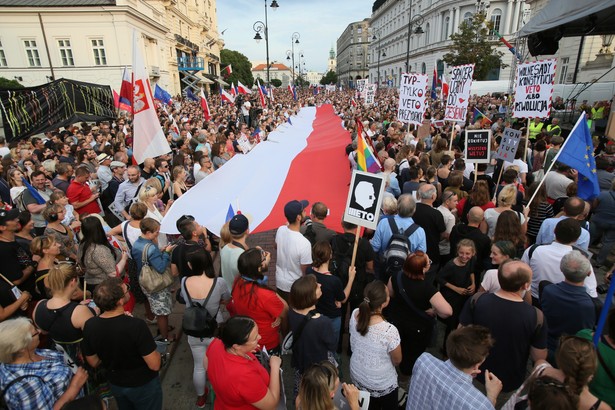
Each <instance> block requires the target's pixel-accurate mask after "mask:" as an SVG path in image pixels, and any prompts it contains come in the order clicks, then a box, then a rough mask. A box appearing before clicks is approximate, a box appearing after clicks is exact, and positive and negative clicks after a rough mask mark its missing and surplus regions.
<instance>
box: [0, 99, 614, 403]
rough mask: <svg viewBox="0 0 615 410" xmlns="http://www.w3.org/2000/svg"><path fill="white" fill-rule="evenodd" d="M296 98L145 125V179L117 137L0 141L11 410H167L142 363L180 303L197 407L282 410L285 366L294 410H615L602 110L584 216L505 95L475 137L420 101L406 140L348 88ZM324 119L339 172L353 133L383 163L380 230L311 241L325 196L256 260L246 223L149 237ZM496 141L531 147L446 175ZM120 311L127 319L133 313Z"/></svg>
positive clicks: (324, 232)
mask: <svg viewBox="0 0 615 410" xmlns="http://www.w3.org/2000/svg"><path fill="white" fill-rule="evenodd" d="M297 91H298V92H297V94H298V98H297V99H294V98H293V95H292V94H290V93H289V92H282V91H280V90H277V91H275V94H274V98H275V99H273V98H269V99H268V102H267V106H266V107H262V106H260V103H259V102H258V101H257V99H256V98H254V96H249V95H242V96H241V98H237V100H236V103H234V104H221V102H220V99H219V97H218V96H217V95H215V94H212V95H210V96H209V106H210V107H211V110H212V113H211V118H210V119H209V120H205V119H204V117H203V113H202V109H201V107H200V105H199V104H198V103H195V102H191V101H188V100H181V99H180V100H179V101H178V102H176V103H174V104H172V105H171V106H169V107H163V105H162V104H159V105H158V115H159V118H160V123H161V126H162V128H163V130H164V133H165V136H166V137H167V140H168V142H169V145H170V147H171V149H172V151H171V152H170V153H168V154H165V155H161V156H159V157H157V158H147V159H145V161H144V162H143V163H142V164H140V165H139V166H137V165H130V164H131V158H132V150H131V146H132V140H133V135H132V132H131V125H132V124H131V120H130V117H129V116H122V117H120V118H118V119H116V120H115V121H110V122H105V121H103V122H100V123H97V124H87V123H82V124H78V125H75V126H69V127H66V129H64V130H62V131H60V130H55V131H50V132H47V133H45V134H44V135H40V136H35V137H32V138H29V139H25V140H18V141H12V142H10V143H8V144H7V142H6V141H4V140H3V139H1V138H0V155H1V156H2V160H1V161H0V174H1V177H0V199H1V201H2V204H1V206H0V259H1V260H3V261H4V263H2V264H1V265H0V273H1V275H0V276H1V279H2V280H0V393H1V395H2V397H3V400H5V402H6V403H7V405H8V407H9V408H11V409H52V408H53V409H56V408H57V409H60V408H64V409H73V408H105V407H104V406H105V405H106V404H107V402H108V400H109V399H110V398H111V397H113V399H114V400H115V402H116V403H117V405H118V407H119V408H120V409H160V408H162V400H163V391H162V387H161V383H160V378H159V370H160V368H161V366H163V365H164V363H163V362H164V355H162V356H161V354H160V351H164V349H165V347H166V346H168V345H169V344H171V343H175V342H176V341H177V337H178V333H177V332H176V330H175V329H174V328H173V326H171V325H170V324H169V315H170V314H171V312H172V310H173V306H174V304H175V303H184V304H186V309H185V311H184V312H185V313H184V317H183V321H182V327H183V330H184V331H183V333H184V334H185V336H186V338H187V342H188V344H189V346H190V349H191V352H192V357H193V359H194V363H193V373H192V381H193V385H194V389H195V395H196V396H197V399H196V405H197V406H198V407H200V408H203V407H205V406H206V404H207V402H208V401H209V402H210V404H211V401H212V400H215V402H216V408H229V409H239V408H259V409H274V408H276V406H277V405H278V403H279V401H280V400H281V397H283V396H284V395H283V394H281V389H282V388H283V384H282V383H281V378H280V369H281V356H283V355H284V356H285V355H286V354H291V355H292V356H291V365H292V367H293V369H294V373H293V374H292V375H287V374H285V376H284V377H285V378H288V377H290V378H292V380H293V382H294V389H293V391H292V392H287V394H286V397H287V400H288V403H289V404H290V403H291V402H292V403H293V404H294V405H295V406H296V408H298V409H303V410H311V409H333V408H335V406H336V404H335V403H336V401H335V400H337V399H336V397H338V396H339V397H341V396H343V397H345V399H344V400H346V401H347V402H348V403H347V405H349V406H350V408H352V409H358V408H360V403H359V397H360V395H361V394H362V393H360V392H363V394H367V395H369V408H370V409H386V410H389V409H394V408H397V407H398V406H400V405H401V406H406V407H405V408H406V409H457V408H460V409H461V408H467V409H477V408H480V409H483V408H484V409H489V408H494V407H496V408H501V407H502V406H504V408H528V406H531V408H532V409H547V408H558V409H608V408H611V406H615V395H614V392H615V378H614V377H613V373H615V314H614V313H613V311H611V312H609V316H608V320H607V326H606V328H605V331H604V333H603V334H602V335H601V338H600V342H599V344H598V346H597V347H594V345H593V344H592V343H591V340H592V338H593V332H594V330H595V328H596V325H597V321H598V317H599V315H600V312H601V309H602V302H601V301H600V298H599V294H600V293H604V291H605V286H608V283H609V280H610V276H609V275H610V273H609V270H608V268H610V266H611V265H612V262H613V261H612V259H609V258H610V256H611V254H612V251H613V245H615V225H614V223H613V222H612V221H613V220H615V174H614V171H615V144H613V143H612V142H607V140H606V139H605V138H603V135H602V134H601V132H603V131H604V130H603V129H602V128H600V126H601V124H602V122H601V121H598V120H602V119H603V118H604V117H605V115H606V114H605V113H608V112H609V111H610V105H609V103H607V102H597V104H596V106H595V107H593V108H592V107H589V106H584V108H582V109H583V110H585V111H587V112H589V115H590V116H592V115H593V119H594V124H593V125H592V127H593V128H594V129H595V131H594V134H595V135H596V137H595V144H594V148H595V150H594V154H595V160H596V167H597V175H598V179H599V182H600V188H601V191H602V192H601V193H600V195H599V196H598V197H596V198H594V199H592V200H591V201H586V200H583V199H581V198H580V197H578V196H577V189H578V186H577V180H578V178H579V176H578V172H577V171H576V170H575V169H572V168H571V167H569V166H567V165H565V164H563V163H560V162H557V161H555V162H554V159H556V155H557V152H558V150H559V149H560V148H561V146H562V144H563V142H564V137H565V132H563V130H562V128H561V125H560V124H559V121H558V119H557V118H553V119H548V120H547V121H545V122H542V121H540V120H536V121H532V122H531V123H529V124H527V123H526V122H524V121H517V122H513V121H511V120H510V119H509V118H507V117H506V112H507V106H508V105H509V103H510V98H509V97H508V96H506V95H502V96H491V95H487V96H480V97H479V96H474V97H473V98H472V100H471V101H470V107H469V109H468V112H469V113H473V109H474V108H477V109H478V110H480V111H481V112H482V113H483V114H484V116H482V117H481V118H479V119H477V121H474V117H473V115H471V114H469V115H468V119H467V121H466V123H465V124H451V123H448V122H445V121H443V116H444V109H443V108H444V107H443V104H442V101H441V100H437V99H436V100H433V101H430V104H429V108H428V110H427V112H426V114H425V121H424V122H423V124H422V125H420V126H414V125H407V124H402V123H400V122H399V121H397V119H396V110H397V104H398V94H397V92H396V91H394V90H391V89H386V90H380V91H379V92H378V94H377V95H376V101H375V103H374V104H371V105H367V104H363V101H362V100H361V99H360V98H359V97H358V96H357V95H356V93H355V91H354V90H345V91H341V90H338V91H335V92H325V91H324V90H319V89H317V88H314V89H311V88H310V89H304V90H297ZM320 104H332V105H333V107H334V110H335V113H336V114H337V115H339V117H340V121H341V123H342V126H343V127H344V128H345V129H346V130H347V131H348V141H347V143H348V146H347V147H346V152H340V153H339V154H340V155H345V156H347V157H348V160H349V166H350V167H351V168H354V169H356V168H357V145H358V144H357V138H358V137H359V135H358V133H360V132H363V136H362V137H364V138H366V140H367V141H369V144H370V145H372V147H373V148H372V149H373V152H374V155H376V156H377V157H378V159H379V161H380V163H381V165H382V173H383V174H384V178H385V182H386V187H385V194H384V198H383V201H382V210H381V215H380V221H379V223H378V226H377V229H375V230H373V231H372V230H369V229H361V228H360V227H358V226H356V225H354V224H351V223H348V222H345V221H342V229H343V232H335V231H333V230H332V229H330V228H328V227H327V222H328V221H327V218H328V209H327V205H326V202H327V198H326V197H325V198H318V201H317V202H313V203H312V204H310V203H308V201H305V200H302V199H301V198H299V199H297V200H294V201H291V202H289V203H287V204H286V205H285V207H284V217H285V219H286V221H287V223H285V224H284V225H282V226H280V227H279V228H278V229H277V231H276V234H275V243H276V248H275V249H271V250H270V251H272V252H271V253H270V252H269V251H267V250H265V249H263V248H262V247H261V246H257V245H255V246H252V247H250V246H249V245H248V239H249V235H250V221H249V219H248V218H247V217H246V216H244V215H242V214H237V215H234V216H233V217H232V218H231V219H230V220H229V221H228V222H227V223H226V224H225V225H224V226H223V228H222V231H221V232H220V236H219V237H218V236H216V235H213V234H212V233H211V232H208V230H207V229H206V228H205V227H203V226H201V225H200V224H199V222H198V221H196V220H195V219H194V217H192V216H190V215H184V216H182V217H181V218H180V219H178V220H177V221H176V226H177V229H178V231H179V233H180V235H179V237H177V236H171V235H166V234H164V233H161V232H160V223H161V221H162V219H163V218H164V216H165V214H166V213H167V211H168V210H169V209H170V208H171V207H172V206H173V202H174V200H176V199H177V198H179V197H181V196H182V195H184V194H185V193H186V191H187V190H189V189H191V187H193V186H194V185H195V184H197V183H199V182H200V181H202V180H203V179H206V178H207V177H208V176H209V175H211V174H212V173H214V172H216V171H217V170H218V169H219V168H221V167H224V166H229V165H227V164H228V162H229V161H230V160H231V159H232V158H233V157H234V156H236V155H249V152H250V151H251V150H252V149H253V148H254V147H255V146H256V145H257V144H259V143H261V142H262V141H266V140H267V137H268V134H269V133H271V132H273V131H274V130H275V129H276V127H277V126H279V125H280V124H283V123H286V122H287V121H288V119H289V118H290V117H292V116H294V115H296V114H297V112H298V111H299V110H300V109H301V107H305V106H315V105H320ZM584 104H585V103H584ZM586 105H587V104H586ZM600 115H601V117H600ZM485 118H486V119H485ZM528 125H529V128H527V129H526V127H528ZM506 127H510V128H516V129H521V130H522V131H523V132H524V135H526V138H529V141H528V143H527V144H526V141H525V140H522V141H521V142H520V144H519V147H522V148H520V149H519V150H518V151H517V154H516V156H515V159H514V160H513V161H510V162H507V161H502V160H496V159H492V160H491V162H490V163H489V164H473V163H471V162H468V161H466V160H465V159H464V156H463V151H464V137H463V136H464V131H465V130H470V129H478V128H490V129H491V131H492V138H491V140H490V143H491V145H492V149H491V152H492V153H494V152H495V151H496V149H497V146H498V145H499V144H500V143H501V140H502V136H503V132H504V129H505V128H506ZM525 147H527V148H525ZM552 164H553V168H552V171H550V172H546V171H547V170H548V169H549V168H550V167H551V165H552ZM323 165H324V164H323ZM543 180H544V181H543ZM541 182H542V183H541ZM534 194H535V198H534V200H533V201H532V202H531V203H529V199H530V198H531V197H533V196H534ZM203 200H204V201H205V200H208V199H207V198H204V199H203ZM253 242H254V241H253V240H251V241H250V243H253ZM400 244H401V245H402V246H401V249H402V253H401V256H400V254H399V249H400ZM392 245H395V246H393V247H395V249H396V250H397V253H395V252H392V251H391V249H392ZM272 253H273V254H272ZM393 254H395V255H396V256H392V255H393ZM394 258H397V261H396V262H395V261H393V259H394ZM272 261H275V280H274V281H271V282H270V281H269V280H268V276H267V273H268V271H269V270H270V268H269V265H270V263H271V264H273V263H274V262H272ZM394 262H395V263H394ZM271 270H273V266H272V267H271ZM605 273H606V274H605ZM271 283H275V286H271V285H270V284H271ZM137 303H138V304H143V305H144V312H145V313H144V315H143V317H133V316H132V314H131V312H132V311H133V309H134V307H135V304H137ZM150 326H153V327H151V328H150ZM285 357H286V356H285ZM347 357H350V359H349V370H350V371H349V374H343V373H342V372H341V364H342V363H343V361H345V360H347V359H346V358H347ZM528 363H531V370H529V371H528ZM340 379H342V380H343V381H344V383H342V382H341V381H340ZM340 390H341V392H342V393H341V396H340V394H338V393H339V391H340ZM404 403H405V404H404ZM516 406H517V407H516ZM363 408H365V407H363Z"/></svg>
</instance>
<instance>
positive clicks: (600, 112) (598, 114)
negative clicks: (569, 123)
mask: <svg viewBox="0 0 615 410" xmlns="http://www.w3.org/2000/svg"><path fill="white" fill-rule="evenodd" d="M603 118H604V107H600V108H598V109H595V108H592V119H594V120H601V119H603Z"/></svg>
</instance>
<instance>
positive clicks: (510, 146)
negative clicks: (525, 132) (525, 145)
mask: <svg viewBox="0 0 615 410" xmlns="http://www.w3.org/2000/svg"><path fill="white" fill-rule="evenodd" d="M520 139H521V131H519V130H513V129H512V128H505V129H504V134H503V135H502V142H501V143H500V146H499V147H498V150H497V151H496V152H495V156H494V158H495V159H503V160H504V161H508V162H513V160H514V159H515V154H516V153H517V148H519V140H520Z"/></svg>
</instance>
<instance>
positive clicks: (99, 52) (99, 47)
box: [92, 38, 107, 65]
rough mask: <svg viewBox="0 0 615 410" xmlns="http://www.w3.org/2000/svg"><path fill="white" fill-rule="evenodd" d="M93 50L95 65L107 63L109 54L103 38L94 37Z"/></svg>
mask: <svg viewBox="0 0 615 410" xmlns="http://www.w3.org/2000/svg"><path fill="white" fill-rule="evenodd" d="M92 51H93V52H94V64H95V65H107V54H106V53H105V44H104V42H103V39H102V38H94V39H92Z"/></svg>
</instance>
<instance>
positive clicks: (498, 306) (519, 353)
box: [459, 260, 547, 392]
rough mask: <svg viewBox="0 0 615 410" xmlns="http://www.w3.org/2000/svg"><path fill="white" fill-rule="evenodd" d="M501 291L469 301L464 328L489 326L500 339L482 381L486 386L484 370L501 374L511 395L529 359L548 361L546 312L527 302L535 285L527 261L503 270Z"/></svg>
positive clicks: (463, 317)
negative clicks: (524, 297)
mask: <svg viewBox="0 0 615 410" xmlns="http://www.w3.org/2000/svg"><path fill="white" fill-rule="evenodd" d="M498 279H499V282H500V286H501V289H500V290H498V291H497V292H495V293H485V294H483V295H481V296H480V297H478V299H477V298H476V296H475V297H473V298H471V299H469V300H468V301H467V302H466V304H465V306H464V307H463V310H462V312H461V316H460V317H459V322H460V323H461V325H462V326H467V325H470V324H474V325H481V326H485V327H487V328H488V329H489V330H490V331H491V335H492V336H493V338H494V339H495V340H496V343H495V345H494V347H493V348H492V349H491V352H490V353H489V356H488V357H487V359H486V360H485V361H484V362H483V364H482V365H481V367H480V368H481V370H483V373H481V374H480V375H479V376H478V380H479V381H480V382H481V383H484V381H485V380H484V371H485V369H489V371H492V372H493V373H494V374H497V375H498V377H499V378H500V380H501V381H502V383H503V385H504V387H503V389H502V391H503V392H511V391H513V390H515V389H517V388H518V387H519V386H521V383H523V381H524V380H525V373H526V369H527V360H528V358H529V357H531V358H532V361H533V362H536V361H537V360H546V358H547V324H546V323H545V321H544V316H543V315H542V312H541V311H540V310H538V309H537V308H535V307H534V306H532V305H530V304H529V303H527V302H525V301H524V300H523V296H524V295H525V293H526V292H529V289H530V285H531V283H532V269H531V268H530V267H529V265H527V264H526V263H524V262H521V261H515V260H509V261H506V262H504V263H503V264H501V265H500V267H499V272H498Z"/></svg>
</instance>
